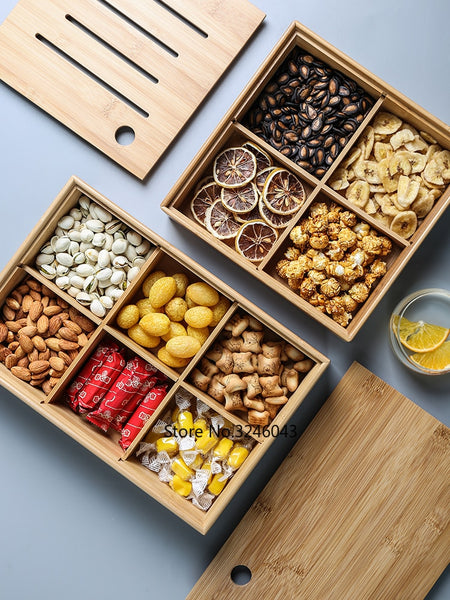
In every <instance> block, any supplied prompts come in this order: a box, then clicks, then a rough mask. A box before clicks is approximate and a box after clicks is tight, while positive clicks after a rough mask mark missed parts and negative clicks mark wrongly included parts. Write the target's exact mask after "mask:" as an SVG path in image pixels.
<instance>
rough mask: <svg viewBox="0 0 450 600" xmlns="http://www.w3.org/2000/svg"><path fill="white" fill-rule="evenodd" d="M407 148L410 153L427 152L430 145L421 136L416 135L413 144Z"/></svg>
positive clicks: (407, 145) (408, 144) (410, 143)
mask: <svg viewBox="0 0 450 600" xmlns="http://www.w3.org/2000/svg"><path fill="white" fill-rule="evenodd" d="M405 148H406V149H407V150H408V152H426V151H427V150H428V144H427V143H426V141H425V140H424V139H423V138H421V137H420V135H415V136H414V138H413V140H412V141H411V142H407V143H406V144H405Z"/></svg>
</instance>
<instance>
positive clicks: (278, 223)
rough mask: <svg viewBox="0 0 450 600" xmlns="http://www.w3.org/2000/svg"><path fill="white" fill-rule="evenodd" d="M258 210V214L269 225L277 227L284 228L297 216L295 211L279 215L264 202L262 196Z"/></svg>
mask: <svg viewBox="0 0 450 600" xmlns="http://www.w3.org/2000/svg"><path fill="white" fill-rule="evenodd" d="M258 210H259V215H258V216H260V217H262V218H263V219H264V221H265V222H266V223H267V224H268V225H272V227H275V229H283V227H286V226H287V224H288V223H289V222H290V220H291V219H293V218H294V216H295V213H294V214H292V215H278V214H277V213H274V212H272V211H271V210H269V209H268V208H267V206H266V205H265V204H264V201H263V199H262V197H260V199H259V202H258ZM256 218H258V217H256ZM248 220H250V219H248Z"/></svg>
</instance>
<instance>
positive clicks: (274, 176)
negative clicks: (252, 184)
mask: <svg viewBox="0 0 450 600" xmlns="http://www.w3.org/2000/svg"><path fill="white" fill-rule="evenodd" d="M262 197H263V200H264V203H265V205H266V206H267V208H268V209H269V210H271V211H272V212H274V213H277V214H279V215H289V214H293V213H295V212H297V211H298V210H299V209H300V208H301V206H302V205H303V203H304V202H305V188H304V187H303V183H302V182H301V181H300V179H298V177H296V176H295V175H294V174H293V173H290V172H289V171H287V170H286V169H281V168H277V169H274V170H273V171H272V173H270V174H269V176H268V177H267V179H266V183H265V184H264V188H263V192H262Z"/></svg>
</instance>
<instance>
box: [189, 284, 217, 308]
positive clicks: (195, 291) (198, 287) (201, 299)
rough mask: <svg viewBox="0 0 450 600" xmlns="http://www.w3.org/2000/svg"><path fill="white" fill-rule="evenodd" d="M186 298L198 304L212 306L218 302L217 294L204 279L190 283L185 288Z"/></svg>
mask: <svg viewBox="0 0 450 600" xmlns="http://www.w3.org/2000/svg"><path fill="white" fill-rule="evenodd" d="M186 295H187V296H188V298H190V299H191V300H193V301H194V302H195V304H199V305H200V306H214V305H215V304H217V303H218V302H219V294H218V293H217V291H216V290H215V289H214V288H213V287H211V286H210V285H209V284H208V283H205V282H204V281H198V282H197V283H192V284H191V285H190V286H189V287H188V288H187V290H186Z"/></svg>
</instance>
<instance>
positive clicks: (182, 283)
mask: <svg viewBox="0 0 450 600" xmlns="http://www.w3.org/2000/svg"><path fill="white" fill-rule="evenodd" d="M172 277H173V278H174V279H175V282H176V284H177V291H176V294H175V296H178V297H180V298H181V297H183V296H184V295H185V293H186V288H187V285H188V283H189V279H188V277H187V275H185V273H175V274H174V275H172Z"/></svg>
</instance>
